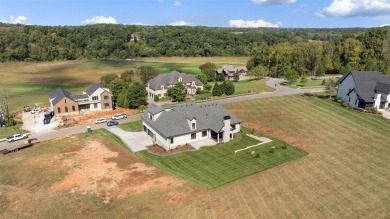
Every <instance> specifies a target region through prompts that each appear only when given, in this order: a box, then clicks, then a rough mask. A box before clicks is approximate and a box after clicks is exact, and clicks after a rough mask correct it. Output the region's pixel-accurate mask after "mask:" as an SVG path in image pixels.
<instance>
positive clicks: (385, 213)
mask: <svg viewBox="0 0 390 219" xmlns="http://www.w3.org/2000/svg"><path fill="white" fill-rule="evenodd" d="M225 107H226V108H228V109H229V111H230V112H232V113H233V114H235V115H236V116H237V117H238V118H240V119H241V120H242V121H243V124H244V126H246V127H249V128H253V129H255V130H256V131H258V132H262V133H265V134H266V135H268V136H271V137H275V138H278V139H281V140H282V141H284V142H287V143H289V144H290V145H293V146H295V147H298V148H300V149H302V150H304V151H306V152H308V155H307V156H304V157H301V158H299V159H297V160H294V161H290V162H287V163H284V164H282V165H278V166H275V167H272V168H269V169H266V170H264V171H261V172H258V173H256V174H253V175H250V176H248V177H245V178H243V179H240V180H236V181H234V182H231V183H228V184H226V185H224V186H221V187H219V188H216V189H213V190H206V189H204V188H203V187H201V186H198V185H197V184H195V183H192V182H189V181H186V180H183V179H181V178H179V177H175V176H172V175H171V174H169V173H167V172H165V171H163V170H159V169H158V168H156V167H154V166H153V165H150V164H148V163H146V162H145V160H144V159H141V158H139V157H138V156H134V154H132V153H130V152H129V151H128V150H126V149H125V148H124V147H122V146H121V145H120V144H118V142H120V141H118V140H116V141H112V140H110V139H106V138H103V137H101V136H109V134H108V133H107V132H104V131H98V130H95V131H94V134H93V135H92V136H89V137H88V136H86V135H84V134H83V135H76V136H72V137H67V138H63V139H57V140H53V141H49V142H46V143H41V144H37V145H34V146H33V147H31V148H28V149H25V150H22V151H19V152H17V153H14V154H10V155H6V156H0V163H1V165H0V193H1V195H0V217H1V218H11V217H12V218H18V217H29V218H56V217H62V218H63V217H65V218H86V217H88V218H91V217H93V218H107V217H127V218H129V217H130V218H133V217H137V218H155V217H160V218H172V217H175V218H388V217H389V216H390V206H389V202H390V184H389V181H390V163H389V161H390V147H389V146H388V144H389V142H390V135H389V131H388V130H389V129H390V120H386V119H384V118H382V117H381V116H374V115H369V114H363V113H360V112H356V111H353V110H351V109H347V108H343V107H340V106H339V105H338V104H335V103H332V102H328V101H327V100H324V99H320V98H315V97H302V96H299V95H296V96H286V97H276V98H268V99H261V100H253V101H247V102H240V103H235V104H230V105H226V106H225ZM111 138H112V139H114V140H115V138H113V137H112V136H111ZM260 159H261V158H260ZM211 178H212V176H211ZM211 178H210V179H211ZM47 191H50V192H49V193H48V192H47ZM110 197H111V199H110ZM107 199H109V200H111V201H110V202H108V204H105V203H106V202H104V201H105V200H107Z"/></svg>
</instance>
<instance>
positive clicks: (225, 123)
mask: <svg viewBox="0 0 390 219" xmlns="http://www.w3.org/2000/svg"><path fill="white" fill-rule="evenodd" d="M141 118H142V124H143V130H144V131H145V132H146V133H148V135H149V136H150V137H151V138H152V139H153V141H154V142H155V143H156V144H158V145H160V146H162V147H164V148H165V149H166V150H170V149H174V148H176V147H178V146H179V145H185V144H187V143H192V142H196V141H201V140H205V139H214V140H215V141H217V142H221V141H222V142H228V141H230V140H231V139H233V134H234V133H238V132H239V131H240V124H241V122H240V120H238V119H237V118H236V117H235V116H233V115H232V114H230V113H229V112H228V111H227V110H225V109H224V108H223V107H222V106H221V105H219V104H215V103H213V104H211V103H209V104H207V103H206V104H194V103H187V104H184V105H179V106H176V107H174V108H167V109H164V108H161V107H159V106H155V105H153V106H151V107H149V108H148V110H147V111H145V112H144V113H143V114H142V115H141Z"/></svg>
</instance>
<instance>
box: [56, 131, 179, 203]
mask: <svg viewBox="0 0 390 219" xmlns="http://www.w3.org/2000/svg"><path fill="white" fill-rule="evenodd" d="M52 161H53V162H56V164H59V165H61V166H63V167H64V168H66V169H69V170H70V171H69V174H68V175H67V176H66V177H65V178H64V179H63V180H61V181H59V182H58V183H56V184H54V185H52V186H51V188H50V190H51V191H61V190H69V191H70V192H79V193H95V194H96V193H97V194H100V193H101V192H104V191H110V190H120V191H121V195H125V194H127V193H142V192H145V191H148V190H150V189H174V188H176V187H179V186H181V185H182V184H183V182H184V181H182V180H180V179H178V178H176V177H174V176H172V175H170V174H168V173H166V172H164V171H162V170H160V169H158V168H156V167H154V166H151V165H149V164H147V163H145V162H144V161H143V160H142V159H140V158H138V157H136V156H135V155H134V154H132V153H131V152H129V151H127V150H126V149H125V148H122V147H121V146H119V145H116V144H115V143H113V142H111V141H109V140H106V139H104V138H100V137H94V139H92V138H91V139H90V140H88V141H86V143H85V145H83V146H82V147H81V149H80V150H79V151H64V152H63V153H61V154H59V155H57V156H55V157H54V158H53V160H52Z"/></svg>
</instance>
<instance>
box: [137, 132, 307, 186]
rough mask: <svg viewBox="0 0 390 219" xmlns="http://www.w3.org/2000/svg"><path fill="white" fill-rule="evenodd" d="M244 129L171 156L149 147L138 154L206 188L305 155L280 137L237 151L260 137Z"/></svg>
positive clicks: (253, 143) (255, 141)
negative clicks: (226, 138) (272, 150)
mask: <svg viewBox="0 0 390 219" xmlns="http://www.w3.org/2000/svg"><path fill="white" fill-rule="evenodd" d="M245 133H247V131H243V132H242V133H241V134H240V135H239V136H238V137H237V138H236V139H235V140H233V141H230V142H228V143H220V144H218V145H215V146H213V147H203V148H201V149H200V150H199V151H195V152H186V153H181V154H176V155H172V156H168V157H159V156H155V155H152V154H149V153H148V152H146V151H142V152H138V153H137V154H138V155H139V156H140V157H143V158H144V159H146V160H147V161H149V162H150V163H152V164H154V165H156V166H158V167H160V168H161V169H163V170H166V171H168V172H170V173H172V174H174V175H177V176H180V177H182V178H184V179H187V180H190V181H192V182H194V183H197V184H199V185H201V186H203V187H205V188H207V189H213V188H217V187H219V186H222V185H225V184H227V183H230V182H233V181H235V180H238V179H240V178H243V177H245V176H249V175H252V174H254V173H257V172H260V171H263V170H265V169H268V168H270V167H273V166H277V165H279V164H281V163H284V162H287V161H290V160H295V159H297V158H300V157H303V156H305V155H306V153H305V152H304V151H301V150H299V149H297V148H294V147H292V146H290V145H287V144H286V143H284V142H282V141H279V140H274V141H273V142H270V143H267V144H264V145H259V146H257V147H255V148H251V149H248V150H244V151H241V152H238V153H237V154H236V153H234V150H237V149H241V148H245V147H247V146H251V145H255V144H257V143H259V141H257V140H255V139H253V138H250V137H248V136H246V135H245ZM283 145H286V146H287V149H285V150H284V149H282V148H281V147H282V146H283ZM272 146H274V147H276V149H275V153H274V154H271V153H269V150H270V148H271V147H272ZM251 151H256V153H259V154H260V158H254V157H253V156H252V155H251Z"/></svg>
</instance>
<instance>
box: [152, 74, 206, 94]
mask: <svg viewBox="0 0 390 219" xmlns="http://www.w3.org/2000/svg"><path fill="white" fill-rule="evenodd" d="M179 82H182V83H183V85H184V87H185V89H186V93H187V95H194V94H196V92H197V90H203V83H202V82H200V81H199V80H198V79H197V78H195V77H194V76H193V75H190V74H185V73H180V72H177V71H173V72H171V73H164V74H159V75H158V76H156V77H155V78H153V79H150V80H149V81H148V83H147V84H146V91H147V92H148V97H150V98H154V97H155V96H158V97H166V96H168V89H169V88H171V87H173V86H175V85H176V84H177V83H179Z"/></svg>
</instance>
